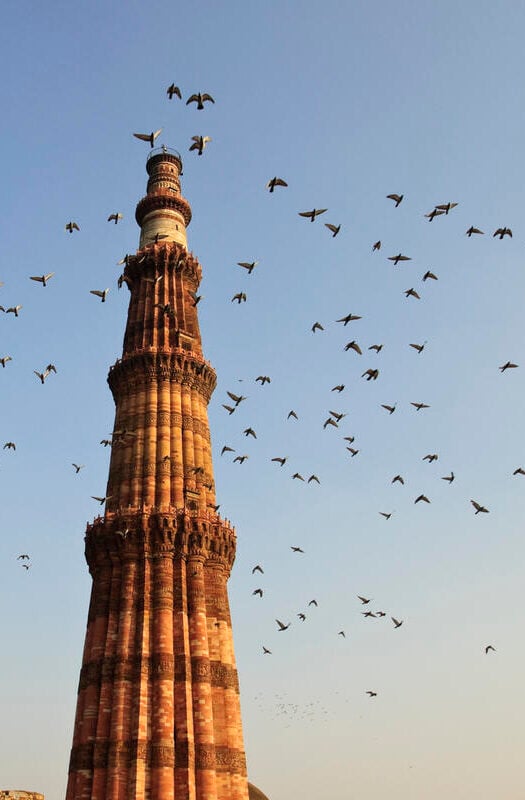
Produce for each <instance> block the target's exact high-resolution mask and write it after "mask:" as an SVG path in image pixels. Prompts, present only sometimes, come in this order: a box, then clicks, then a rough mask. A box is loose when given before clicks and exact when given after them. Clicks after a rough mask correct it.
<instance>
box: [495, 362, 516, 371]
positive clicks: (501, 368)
mask: <svg viewBox="0 0 525 800" xmlns="http://www.w3.org/2000/svg"><path fill="white" fill-rule="evenodd" d="M517 366H518V365H517V364H512V362H510V361H507V362H506V363H505V364H503V366H502V367H500V368H499V369H500V371H501V372H505V370H506V369H516V367H517Z"/></svg>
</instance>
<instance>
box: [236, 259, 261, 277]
mask: <svg viewBox="0 0 525 800" xmlns="http://www.w3.org/2000/svg"><path fill="white" fill-rule="evenodd" d="M258 263H259V262H258V261H237V266H239V267H244V269H247V270H248V275H251V274H252V271H253V270H254V269H255V266H256V265H257V264H258Z"/></svg>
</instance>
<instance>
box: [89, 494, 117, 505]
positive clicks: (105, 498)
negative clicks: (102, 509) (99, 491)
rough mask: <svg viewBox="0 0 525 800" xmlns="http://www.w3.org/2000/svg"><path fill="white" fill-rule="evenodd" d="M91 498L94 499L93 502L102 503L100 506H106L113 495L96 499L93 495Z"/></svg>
mask: <svg viewBox="0 0 525 800" xmlns="http://www.w3.org/2000/svg"><path fill="white" fill-rule="evenodd" d="M91 497H92V498H93V500H97V501H98V502H99V503H100V505H101V506H102V505H104V503H105V502H106V500H111V497H112V495H106V497H95V495H94V494H92V495H91Z"/></svg>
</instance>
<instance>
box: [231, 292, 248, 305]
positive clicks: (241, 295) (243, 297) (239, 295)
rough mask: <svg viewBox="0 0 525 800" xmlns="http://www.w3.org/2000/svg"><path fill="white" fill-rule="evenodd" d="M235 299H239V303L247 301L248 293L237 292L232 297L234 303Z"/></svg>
mask: <svg viewBox="0 0 525 800" xmlns="http://www.w3.org/2000/svg"><path fill="white" fill-rule="evenodd" d="M235 300H236V301H237V303H245V302H246V294H245V293H244V292H237V294H234V295H233V297H232V299H231V301H232V303H233V302H234V301H235Z"/></svg>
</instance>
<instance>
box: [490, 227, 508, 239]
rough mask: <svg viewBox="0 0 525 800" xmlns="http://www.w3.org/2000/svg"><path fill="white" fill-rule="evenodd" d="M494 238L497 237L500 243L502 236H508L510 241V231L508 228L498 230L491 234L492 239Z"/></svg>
mask: <svg viewBox="0 0 525 800" xmlns="http://www.w3.org/2000/svg"><path fill="white" fill-rule="evenodd" d="M494 236H498V237H499V240H500V241H501V240H502V239H503V237H504V236H510V238H511V239H512V231H511V229H510V228H498V229H497V230H495V231H494V233H493V234H492V238H494Z"/></svg>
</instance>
